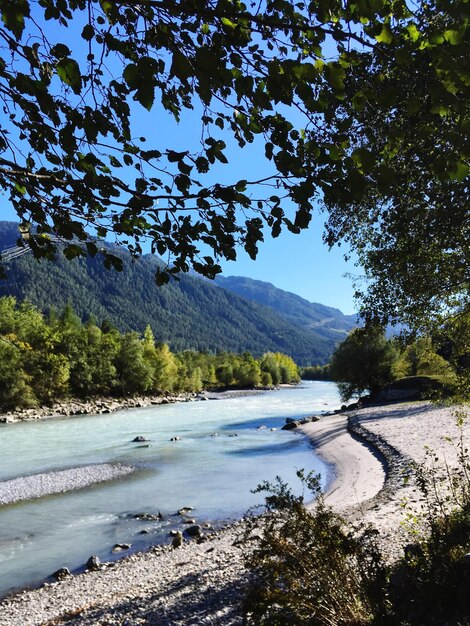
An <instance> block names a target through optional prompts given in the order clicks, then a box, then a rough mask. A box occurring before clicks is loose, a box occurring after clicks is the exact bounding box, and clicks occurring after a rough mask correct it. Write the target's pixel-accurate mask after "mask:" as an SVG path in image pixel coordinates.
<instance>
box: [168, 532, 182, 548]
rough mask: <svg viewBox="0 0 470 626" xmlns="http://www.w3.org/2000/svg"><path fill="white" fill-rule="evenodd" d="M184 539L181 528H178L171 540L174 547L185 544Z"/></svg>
mask: <svg viewBox="0 0 470 626" xmlns="http://www.w3.org/2000/svg"><path fill="white" fill-rule="evenodd" d="M183 541H184V539H183V533H182V532H181V531H180V530H177V531H176V535H175V536H174V537H173V541H172V542H171V545H172V546H173V549H176V548H180V547H181V546H182V545H183Z"/></svg>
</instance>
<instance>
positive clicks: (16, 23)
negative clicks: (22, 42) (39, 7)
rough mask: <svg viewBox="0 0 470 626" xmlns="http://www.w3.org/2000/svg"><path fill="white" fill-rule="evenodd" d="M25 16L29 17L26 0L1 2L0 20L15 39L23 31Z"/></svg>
mask: <svg viewBox="0 0 470 626" xmlns="http://www.w3.org/2000/svg"><path fill="white" fill-rule="evenodd" d="M25 17H29V2H28V0H14V1H13V2H11V1H10V2H2V22H3V23H4V24H5V26H6V27H7V28H8V30H9V31H11V32H12V33H13V34H14V35H15V37H16V39H19V38H20V37H21V35H22V33H23V30H24V26H25V21H24V18H25Z"/></svg>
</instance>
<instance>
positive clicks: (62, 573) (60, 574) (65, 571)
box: [52, 567, 72, 580]
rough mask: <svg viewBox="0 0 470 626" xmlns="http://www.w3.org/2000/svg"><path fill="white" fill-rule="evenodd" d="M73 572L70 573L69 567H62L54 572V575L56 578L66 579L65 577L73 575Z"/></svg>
mask: <svg viewBox="0 0 470 626" xmlns="http://www.w3.org/2000/svg"><path fill="white" fill-rule="evenodd" d="M71 575H72V574H71V573H70V570H69V568H68V567H61V568H60V569H58V570H56V571H55V572H54V573H53V574H52V577H53V578H55V579H56V580H64V578H67V577H68V576H71Z"/></svg>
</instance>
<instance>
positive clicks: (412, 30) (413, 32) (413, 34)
mask: <svg viewBox="0 0 470 626" xmlns="http://www.w3.org/2000/svg"><path fill="white" fill-rule="evenodd" d="M406 30H407V31H408V34H409V36H410V39H411V41H417V40H418V39H419V38H420V36H421V33H420V32H419V30H418V29H417V28H416V26H415V24H410V25H409V26H407V27H406Z"/></svg>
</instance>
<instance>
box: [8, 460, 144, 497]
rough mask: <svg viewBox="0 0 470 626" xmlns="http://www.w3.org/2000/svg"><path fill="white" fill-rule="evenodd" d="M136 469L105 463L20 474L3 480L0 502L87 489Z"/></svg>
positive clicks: (129, 466)
mask: <svg viewBox="0 0 470 626" xmlns="http://www.w3.org/2000/svg"><path fill="white" fill-rule="evenodd" d="M134 471H135V467H132V466H131V465H122V464H120V463H116V464H111V463H102V464H97V465H84V466H82V467H74V468H71V469H66V470H59V471H54V472H47V473H44V474H33V475H32V476H20V477H19V478H13V479H12V480H5V481H1V482H0V505H2V504H13V503H14V502H20V501H21V500H33V499H34V498H42V497H43V496H50V495H52V494H55V493H65V492H66V491H74V490H75V489H83V488H84V487H89V486H90V485H94V484H96V483H102V482H106V481H108V480H114V479H116V478H121V477H122V476H126V475H127V474H131V473H132V472H134Z"/></svg>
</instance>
